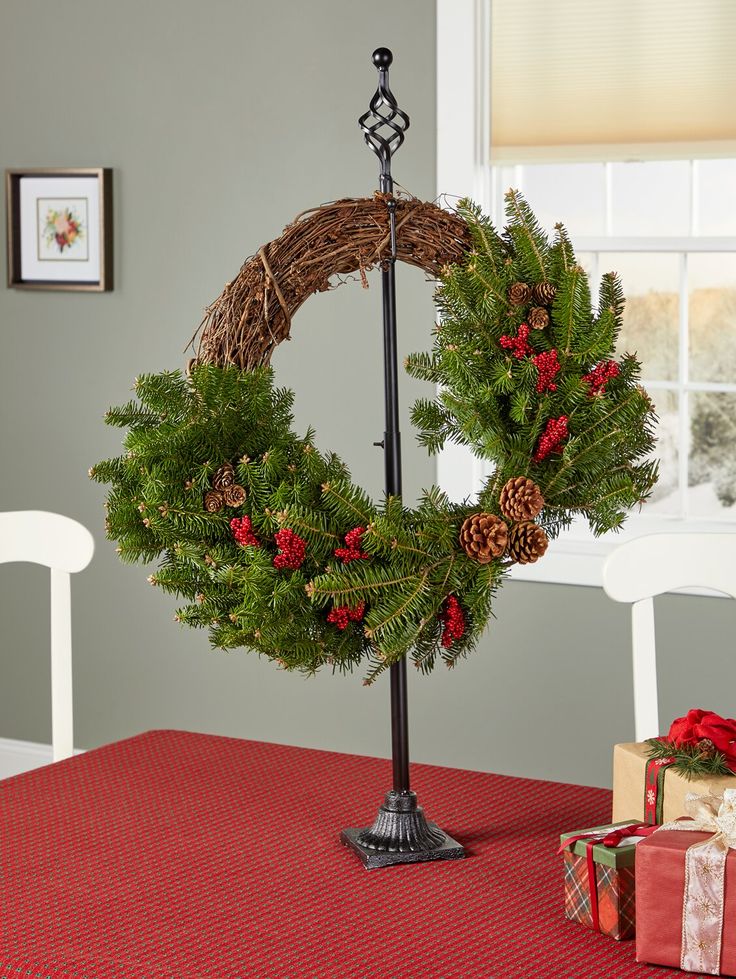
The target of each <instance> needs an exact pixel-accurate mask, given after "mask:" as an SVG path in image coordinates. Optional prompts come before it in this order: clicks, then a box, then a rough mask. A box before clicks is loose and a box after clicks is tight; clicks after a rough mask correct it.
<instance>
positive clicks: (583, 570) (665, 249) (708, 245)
mask: <svg viewBox="0 0 736 979" xmlns="http://www.w3.org/2000/svg"><path fill="white" fill-rule="evenodd" d="M709 2H712V0H709ZM529 3H531V4H532V5H534V4H535V3H536V0H523V2H522V3H521V4H519V6H520V7H522V8H524V7H526V6H528V5H529ZM445 6H448V7H449V6H453V7H454V11H453V13H452V14H450V12H449V10H447V11H445V15H444V17H445V20H444V21H443V16H442V8H443V7H445ZM506 6H507V0H500V7H502V8H505V7H506ZM552 6H554V5H552ZM438 13H439V14H440V17H439V19H438V76H439V81H438V85H439V88H438V113H439V120H438V189H440V190H443V191H445V192H446V191H448V190H449V189H452V190H455V189H456V188H457V190H458V192H460V193H463V192H465V193H470V194H471V195H472V196H474V197H475V199H476V200H478V202H479V203H481V205H482V206H483V207H484V209H485V210H486V211H487V212H488V213H490V214H491V215H492V217H493V218H494V219H495V222H496V223H497V224H501V223H502V221H503V192H504V191H505V190H506V188H507V187H509V186H514V187H517V188H519V189H520V190H521V191H522V192H523V193H524V194H525V196H526V197H527V199H528V200H529V203H530V204H531V206H532V207H533V208H534V210H535V212H536V214H537V216H538V217H539V218H540V220H541V221H542V223H543V224H544V225H546V226H548V227H549V228H550V230H551V229H552V226H553V225H554V223H555V222H556V221H558V220H562V221H563V222H564V223H565V225H566V226H567V228H568V231H569V232H570V234H571V237H572V239H573V242H574V244H575V248H576V252H577V255H578V259H579V261H580V262H581V264H582V265H583V267H584V268H585V269H586V271H587V272H588V274H589V276H590V280H591V287H592V291H593V294H594V295H595V293H596V291H597V286H598V282H599V281H600V276H601V274H602V273H603V272H606V271H609V270H615V271H617V272H618V273H619V274H620V275H621V278H622V282H623V287H624V292H625V294H626V296H627V306H626V311H625V317H624V328H623V331H622V335H621V339H620V348H621V351H622V352H623V351H624V350H632V351H636V352H637V353H638V355H639V357H640V359H641V360H642V363H643V381H644V385H645V387H646V388H647V389H648V391H649V393H650V394H651V397H652V399H653V401H654V403H655V405H656V408H657V411H658V414H659V417H660V423H659V444H658V448H657V452H656V455H657V457H658V458H659V459H660V467H661V477H660V482H659V484H658V486H657V488H656V489H655V493H654V496H653V498H652V500H651V502H650V503H648V504H647V505H646V506H645V507H644V508H642V512H641V514H640V515H637V514H635V515H632V517H631V518H630V519H629V521H628V524H627V528H626V530H625V531H624V532H623V534H619V535H612V537H611V539H610V540H607V539H606V538H602V539H600V540H597V541H596V540H594V539H593V538H592V536H591V535H590V533H589V532H588V530H587V526H585V525H584V524H582V523H581V524H580V525H575V526H574V527H573V528H571V530H570V531H569V532H567V533H566V534H565V535H564V536H563V537H562V538H561V539H560V541H559V542H558V543H557V544H556V546H555V548H554V549H551V550H550V553H549V555H548V556H547V557H546V558H545V560H544V561H543V562H539V564H538V565H531V566H528V567H527V568H519V569H518V570H517V571H515V573H516V574H517V576H518V577H523V578H527V579H531V580H545V581H562V582H569V583H575V584H599V583H600V569H601V565H602V557H603V556H604V555H605V554H606V553H607V551H608V550H610V548H611V547H612V546H613V543H614V542H617V541H620V540H621V539H623V538H624V537H625V536H636V535H638V534H641V533H646V532H650V531H652V530H672V529H678V528H682V529H696V528H697V529H705V528H711V529H721V528H723V527H730V528H731V529H733V527H734V524H735V523H736V150H734V149H733V148H730V154H731V155H730V157H726V158H722V157H721V158H718V157H716V158H705V156H703V155H701V156H699V155H698V154H704V153H705V152H708V147H707V146H706V144H704V143H703V142H701V141H697V142H693V144H692V146H691V147H690V149H691V153H690V155H689V158H687V159H668V158H660V159H657V158H654V159H651V158H650V159H644V160H636V161H631V162H627V161H626V160H625V153H622V152H621V147H617V148H616V151H615V152H614V151H613V150H612V147H611V145H610V143H609V144H606V145H605V146H601V147H599V149H598V151H597V155H598V156H599V159H598V160H595V161H594V162H588V161H590V160H591V157H595V156H596V151H595V149H594V148H591V147H590V146H587V147H586V151H585V153H583V154H581V155H580V157H579V159H581V160H584V161H585V162H568V161H567V160H565V159H564V156H565V154H566V153H569V149H570V147H569V146H567V147H566V148H565V149H564V152H563V153H562V154H561V155H562V157H563V159H558V158H557V156H558V155H559V154H558V155H556V154H555V153H554V152H552V153H551V154H548V156H551V159H552V161H553V162H549V161H548V162H536V161H537V159H538V158H539V156H540V155H543V154H538V153H535V152H534V148H533V147H529V146H527V147H525V150H524V152H522V151H518V152H519V156H520V157H523V159H519V160H518V161H517V162H513V161H512V160H513V155H512V159H511V160H510V159H509V150H508V147H505V148H504V151H503V152H502V153H499V154H497V155H498V160H497V161H495V162H492V161H491V159H490V154H489V152H488V149H487V148H488V147H489V145H490V144H491V143H492V139H491V134H490V132H489V129H490V123H489V115H490V109H489V106H490V101H491V99H490V97H489V94H488V92H489V89H490V86H491V72H490V70H489V60H490V51H491V42H490V37H489V35H490V25H491V4H490V3H489V2H488V0H474V2H473V0H463V2H461V3H459V4H458V5H457V6H454V4H451V3H448V4H447V5H446V4H445V3H444V2H443V0H440V3H439V8H438ZM505 13H506V14H507V13H508V11H507V10H506V11H505ZM450 18H451V19H452V22H453V25H454V29H455V30H456V31H458V30H460V31H462V30H465V32H466V39H467V38H468V37H470V36H471V35H472V37H473V50H474V52H475V60H474V63H473V66H472V68H471V69H469V68H468V66H467V64H465V65H463V66H462V70H461V72H460V74H459V76H458V78H459V80H456V82H455V91H454V95H455V98H456V99H457V98H458V97H460V95H461V93H460V91H459V87H460V86H462V85H464V86H465V88H464V91H465V96H466V99H467V101H468V102H470V104H471V105H472V107H473V111H474V114H475V116H474V124H473V133H472V139H468V136H467V132H466V133H464V136H463V137H461V136H460V126H461V125H463V123H462V120H461V119H457V118H454V117H453V119H450V118H449V115H448V114H447V113H448V112H449V110H450V105H451V99H450V96H449V91H448V90H445V89H444V86H445V85H448V84H449V85H450V86H451V87H452V86H453V82H452V81H451V80H450V70H449V66H448V63H447V60H446V58H447V48H448V45H447V43H446V41H445V40H443V32H444V31H445V30H447V26H448V22H449V20H450ZM494 24H495V21H494ZM453 46H454V48H455V49H457V48H458V40H457V36H456V37H455V38H454V40H453ZM471 60H472V59H471ZM455 67H456V69H457V68H458V67H459V63H458V62H457V60H456V62H455ZM467 122H468V119H467V109H466V118H465V126H467ZM443 130H444V131H443ZM721 135H726V134H725V133H722V134H721ZM448 137H449V138H448ZM512 142H513V141H512ZM566 142H567V143H570V142H571V138H570V136H569V134H568V135H566ZM640 142H641V141H640ZM677 146H678V148H679V149H680V151H681V148H682V141H681V140H678V142H677ZM723 146H724V143H721V144H720V147H721V152H722V151H723ZM648 152H649V153H650V155H652V156H656V152H652V147H651V146H649V147H648ZM661 155H662V156H663V157H667V156H668V155H671V154H668V153H666V152H662V154H661ZM471 175H472V176H471ZM453 177H456V178H458V179H460V180H462V181H463V182H464V183H463V185H462V186H460V187H458V184H457V183H456V182H452V183H451V182H450V181H452V180H453ZM471 179H472V186H471V185H470V180H471ZM438 472H439V481H440V483H441V485H443V486H444V487H445V488H446V489H447V490H448V491H449V492H450V493H452V494H453V495H454V496H455V497H462V496H464V495H467V494H468V493H469V492H471V491H474V490H476V489H477V488H478V486H479V485H480V482H481V481H482V479H483V478H484V476H485V475H486V473H485V472H484V470H483V467H482V464H479V463H478V462H476V461H470V460H469V459H468V458H467V453H465V452H463V451H462V450H459V449H456V448H453V449H450V450H449V452H448V453H447V454H445V455H444V456H443V457H442V458H441V459H440V462H439V465H438Z"/></svg>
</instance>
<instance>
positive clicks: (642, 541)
mask: <svg viewBox="0 0 736 979" xmlns="http://www.w3.org/2000/svg"><path fill="white" fill-rule="evenodd" d="M603 588H604V589H605V591H606V594H607V595H608V596H609V597H610V598H612V599H613V600H614V601H616V602H627V603H628V604H630V605H631V638H632V653H633V668H634V721H635V729H636V740H637V741H644V740H646V739H647V738H656V737H657V736H658V735H660V734H662V733H663V732H662V731H660V729H659V706H658V699H657V654H656V643H655V632H654V598H655V597H656V596H657V595H663V594H664V593H665V592H668V591H674V590H676V589H678V588H704V589H709V590H711V591H716V592H722V593H723V594H725V595H730V596H731V598H736V533H733V534H731V533H727V534H699V533H692V534H688V533H686V534H649V535H647V536H644V537H637V538H635V539H634V540H631V541H627V542H626V543H625V544H621V546H620V547H617V548H616V550H615V551H614V552H613V553H612V554H611V555H609V557H608V558H607V560H606V562H605V564H604V565H603Z"/></svg>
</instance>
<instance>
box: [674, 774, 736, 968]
mask: <svg viewBox="0 0 736 979" xmlns="http://www.w3.org/2000/svg"><path fill="white" fill-rule="evenodd" d="M685 809H686V811H687V813H688V816H689V817H690V818H689V819H683V820H678V821H677V822H674V823H665V825H664V826H661V827H660V829H672V830H686V831H688V832H702V833H713V834H714V835H713V836H712V837H711V838H710V839H709V840H704V841H703V842H702V843H694V844H693V845H692V846H691V847H689V848H688V850H687V853H686V854H685V892H684V896H683V902H682V952H681V955H680V968H681V969H683V970H684V971H685V972H700V973H705V974H706V975H713V976H717V975H719V974H720V967H721V947H722V943H723V909H724V887H725V879H726V858H727V857H728V851H729V849H736V789H726V790H725V791H724V793H723V795H722V796H716V795H695V794H693V793H690V795H688V796H686V798H685Z"/></svg>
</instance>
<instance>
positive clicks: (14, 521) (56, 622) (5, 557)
mask: <svg viewBox="0 0 736 979" xmlns="http://www.w3.org/2000/svg"><path fill="white" fill-rule="evenodd" d="M94 549H95V543H94V539H93V537H92V534H90V532H89V531H88V530H87V528H86V527H83V526H82V524H80V523H77V521H76V520H71V519H70V518H69V517H63V516H61V515H60V514H58V513H46V512H44V511H42V510H15V511H9V512H6V513H0V564H7V563H10V562H12V561H26V562H29V563H32V564H41V565H44V566H45V567H47V568H49V569H50V571H51V731H52V736H51V742H52V748H53V759H54V761H60V760H61V759H62V758H68V757H70V756H71V755H72V753H73V751H74V717H73V701H72V619H71V588H70V577H69V576H70V574H73V573H74V572H76V571H82V570H83V569H84V568H86V567H87V565H88V564H89V563H90V561H91V560H92V555H93V553H94Z"/></svg>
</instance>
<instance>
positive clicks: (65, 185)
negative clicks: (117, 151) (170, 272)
mask: <svg viewBox="0 0 736 979" xmlns="http://www.w3.org/2000/svg"><path fill="white" fill-rule="evenodd" d="M112 175H113V171H112V168H111V167H81V168H79V169H75V168H73V167H63V168H61V169H52V168H50V167H31V168H30V169H28V170H7V171H6V174H5V185H6V198H7V217H8V220H7V256H8V286H9V287H10V288H12V289H53V290H59V291H64V292H68V291H70V290H73V291H79V292H108V291H110V290H111V289H112V287H113V286H112V282H113V233H112V223H113V210H112Z"/></svg>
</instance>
